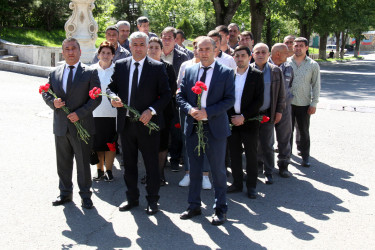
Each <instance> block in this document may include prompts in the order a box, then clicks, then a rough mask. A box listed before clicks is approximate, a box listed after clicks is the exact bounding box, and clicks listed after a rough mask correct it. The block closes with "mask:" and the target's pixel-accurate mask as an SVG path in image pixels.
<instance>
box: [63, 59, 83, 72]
mask: <svg viewBox="0 0 375 250" xmlns="http://www.w3.org/2000/svg"><path fill="white" fill-rule="evenodd" d="M79 63H80V61H78V62H77V63H76V64H74V65H73V66H74V70H75V69H77V68H78V64H79ZM69 66H70V65H69V64H67V63H65V69H67V68H68V67H69Z"/></svg>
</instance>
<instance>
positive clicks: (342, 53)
mask: <svg viewBox="0 0 375 250" xmlns="http://www.w3.org/2000/svg"><path fill="white" fill-rule="evenodd" d="M341 34H342V35H341V50H340V58H341V59H344V54H345V44H346V39H347V38H348V32H346V33H345V32H342V33H341Z"/></svg>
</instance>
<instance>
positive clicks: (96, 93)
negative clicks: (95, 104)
mask: <svg viewBox="0 0 375 250" xmlns="http://www.w3.org/2000/svg"><path fill="white" fill-rule="evenodd" d="M101 93H102V90H101V89H100V88H97V87H94V88H93V89H92V90H90V91H89V96H90V98H91V99H96V98H97V97H98V96H99V95H100V94H101Z"/></svg>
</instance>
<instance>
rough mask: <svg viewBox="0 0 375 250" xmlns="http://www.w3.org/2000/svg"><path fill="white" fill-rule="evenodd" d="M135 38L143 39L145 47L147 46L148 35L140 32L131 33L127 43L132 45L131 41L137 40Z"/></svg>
mask: <svg viewBox="0 0 375 250" xmlns="http://www.w3.org/2000/svg"><path fill="white" fill-rule="evenodd" d="M137 38H145V40H146V46H147V45H148V41H149V38H148V35H147V34H146V33H144V32H141V31H136V32H133V33H132V34H131V35H130V37H129V43H130V44H132V43H133V39H137Z"/></svg>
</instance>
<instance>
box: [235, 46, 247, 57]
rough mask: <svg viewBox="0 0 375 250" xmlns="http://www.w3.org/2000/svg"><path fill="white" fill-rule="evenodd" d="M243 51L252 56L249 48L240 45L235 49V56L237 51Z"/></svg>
mask: <svg viewBox="0 0 375 250" xmlns="http://www.w3.org/2000/svg"><path fill="white" fill-rule="evenodd" d="M241 50H245V51H246V53H247V54H248V55H249V56H251V51H250V49H249V47H247V46H245V45H240V46H237V47H236V48H235V49H234V54H236V52H237V51H241Z"/></svg>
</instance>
